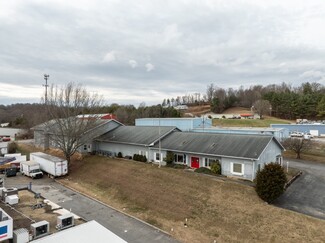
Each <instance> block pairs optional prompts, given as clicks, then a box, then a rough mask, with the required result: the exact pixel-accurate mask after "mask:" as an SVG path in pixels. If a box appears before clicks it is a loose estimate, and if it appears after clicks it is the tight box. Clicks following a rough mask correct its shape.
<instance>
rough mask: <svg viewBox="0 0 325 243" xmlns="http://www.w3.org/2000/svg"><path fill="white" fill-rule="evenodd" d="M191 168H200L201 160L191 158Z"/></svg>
mask: <svg viewBox="0 0 325 243" xmlns="http://www.w3.org/2000/svg"><path fill="white" fill-rule="evenodd" d="M191 167H192V168H200V159H199V158H198V157H191Z"/></svg>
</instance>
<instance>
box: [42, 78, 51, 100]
mask: <svg viewBox="0 0 325 243" xmlns="http://www.w3.org/2000/svg"><path fill="white" fill-rule="evenodd" d="M49 77H50V75H48V74H44V79H45V84H43V86H44V87H45V105H47V87H49V85H48V84H47V80H48V79H49Z"/></svg>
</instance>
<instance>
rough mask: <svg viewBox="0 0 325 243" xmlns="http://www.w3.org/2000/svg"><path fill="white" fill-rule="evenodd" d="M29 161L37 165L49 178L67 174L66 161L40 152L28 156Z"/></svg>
mask: <svg viewBox="0 0 325 243" xmlns="http://www.w3.org/2000/svg"><path fill="white" fill-rule="evenodd" d="M30 160H32V161H35V162H37V163H39V164H40V168H41V170H42V171H44V172H46V173H47V174H48V175H49V176H50V177H58V176H64V175H66V174H68V161H67V160H64V159H61V158H59V157H56V156H53V155H49V154H45V153H42V152H35V153H31V154H30Z"/></svg>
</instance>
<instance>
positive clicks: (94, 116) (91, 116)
mask: <svg viewBox="0 0 325 243" xmlns="http://www.w3.org/2000/svg"><path fill="white" fill-rule="evenodd" d="M77 117H78V118H80V119H104V120H112V119H114V120H117V117H116V115H114V114H110V113H106V114H85V115H78V116H77Z"/></svg>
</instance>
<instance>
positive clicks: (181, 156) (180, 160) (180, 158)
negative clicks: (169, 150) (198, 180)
mask: <svg viewBox="0 0 325 243" xmlns="http://www.w3.org/2000/svg"><path fill="white" fill-rule="evenodd" d="M174 162H175V163H185V162H186V160H185V155H184V154H175V155H174Z"/></svg>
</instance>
